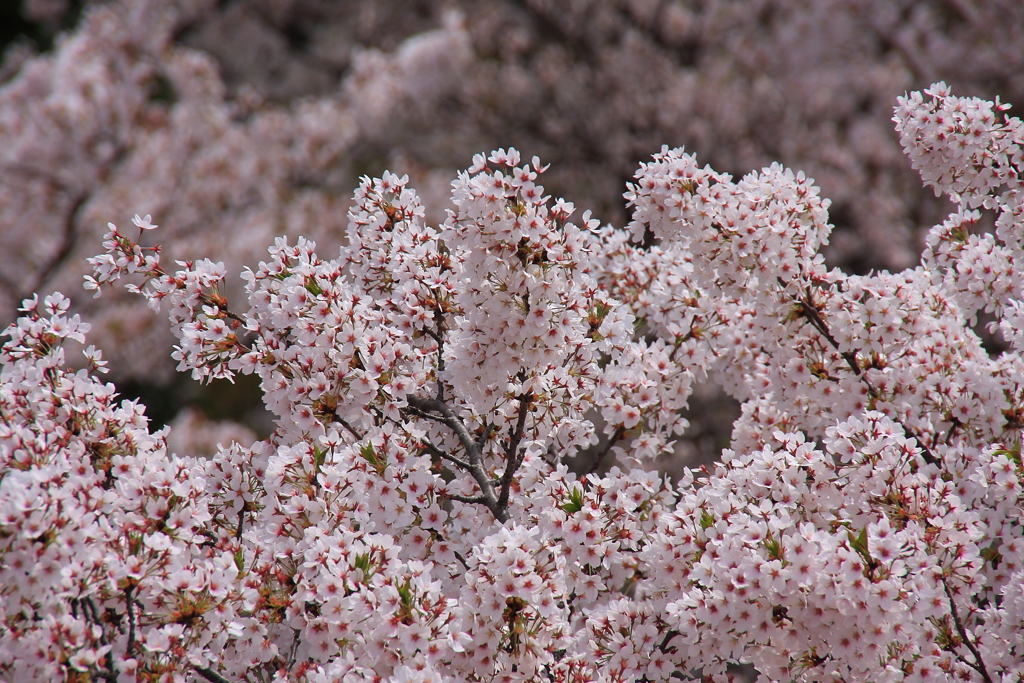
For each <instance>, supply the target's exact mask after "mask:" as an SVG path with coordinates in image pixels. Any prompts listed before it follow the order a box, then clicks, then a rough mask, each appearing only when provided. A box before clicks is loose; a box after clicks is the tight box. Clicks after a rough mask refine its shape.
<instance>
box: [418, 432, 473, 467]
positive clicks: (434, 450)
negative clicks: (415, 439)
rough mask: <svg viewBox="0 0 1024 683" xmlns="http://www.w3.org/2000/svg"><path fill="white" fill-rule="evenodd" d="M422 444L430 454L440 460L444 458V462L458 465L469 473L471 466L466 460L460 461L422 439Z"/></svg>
mask: <svg viewBox="0 0 1024 683" xmlns="http://www.w3.org/2000/svg"><path fill="white" fill-rule="evenodd" d="M420 443H421V444H423V446H424V448H426V449H427V452H428V453H432V454H433V455H436V456H437V457H439V458H443V459H444V460H447V461H448V462H450V463H453V464H455V465H458V466H459V467H461V468H462V469H464V470H466V471H469V468H470V467H471V465H470V464H469V463H468V462H466V461H465V460H460V459H459V458H456V457H455V456H454V455H450V454H448V453H447V452H445V451H443V450H441V449H440V448H438V447H437V446H435V445H434V444H432V443H431V442H429V441H427V440H426V439H420Z"/></svg>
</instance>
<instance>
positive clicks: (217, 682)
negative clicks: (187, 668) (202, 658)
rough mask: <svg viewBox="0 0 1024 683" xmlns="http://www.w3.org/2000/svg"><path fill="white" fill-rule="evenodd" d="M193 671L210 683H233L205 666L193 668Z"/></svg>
mask: <svg viewBox="0 0 1024 683" xmlns="http://www.w3.org/2000/svg"><path fill="white" fill-rule="evenodd" d="M192 670H193V671H195V672H196V673H197V674H199V675H200V676H202V677H203V678H205V679H206V680H208V681H210V683H231V681H229V680H228V679H226V678H224V677H223V676H221V675H220V674H219V673H217V672H216V671H214V670H213V669H209V668H207V667H205V666H194V667H192Z"/></svg>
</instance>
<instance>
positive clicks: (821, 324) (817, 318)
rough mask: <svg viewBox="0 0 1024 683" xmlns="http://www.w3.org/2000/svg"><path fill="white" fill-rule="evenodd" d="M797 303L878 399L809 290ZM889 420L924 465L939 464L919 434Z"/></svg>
mask: <svg viewBox="0 0 1024 683" xmlns="http://www.w3.org/2000/svg"><path fill="white" fill-rule="evenodd" d="M797 303H798V304H799V305H800V310H801V312H802V313H803V314H804V318H806V319H807V321H808V322H810V323H811V326H812V327H814V329H815V330H817V331H818V333H819V334H820V335H821V336H822V337H824V338H825V340H826V341H827V342H828V343H829V345H831V346H832V348H833V349H835V350H836V352H837V353H839V355H841V356H842V357H843V359H844V360H845V361H846V364H847V365H849V366H850V369H851V370H852V371H853V373H854V374H855V375H857V378H858V379H860V381H861V382H863V383H864V385H865V386H866V387H867V388H868V396H870V397H871V399H872V400H875V399H877V398H879V396H880V393H879V391H878V389H876V388H875V386H874V385H873V384H872V383H871V380H870V379H868V376H867V373H866V372H864V370H863V369H862V368H861V367H860V363H858V362H857V356H856V355H855V354H853V353H851V352H849V351H840V350H839V341H838V340H837V339H836V338H835V337H833V336H832V332H831V330H829V327H828V324H827V323H826V322H825V320H824V319H823V318H822V317H821V313H819V312H818V309H817V308H815V306H814V304H813V303H812V302H811V291H810V288H808V290H807V298H806V299H797ZM891 419H892V421H893V422H895V423H896V424H898V425H899V426H900V427H902V428H903V431H904V432H906V433H907V434H909V435H911V436H913V437H914V438H915V439H916V440H917V444H918V446H920V448H921V458H922V459H924V461H925V462H926V463H928V464H930V465H938V464H939V462H940V461H939V458H938V457H936V456H935V454H934V453H932V452H931V449H929V448H928V446H927V445H926V444H925V442H924V439H923V438H922V437H921V435H920V434H918V433H917V432H916V431H915V430H913V429H911V428H910V427H908V426H907V425H905V424H904V423H903V421H902V420H900V419H899V417H898V416H896V417H892V418H891Z"/></svg>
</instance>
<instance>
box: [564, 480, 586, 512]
mask: <svg viewBox="0 0 1024 683" xmlns="http://www.w3.org/2000/svg"><path fill="white" fill-rule="evenodd" d="M582 509H583V489H580V488H577V487H575V486H574V487H572V489H571V490H570V491H569V502H567V503H565V504H563V505H562V510H563V511H565V514H567V515H572V514H576V513H577V512H579V511H580V510H582Z"/></svg>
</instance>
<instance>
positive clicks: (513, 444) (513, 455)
mask: <svg viewBox="0 0 1024 683" xmlns="http://www.w3.org/2000/svg"><path fill="white" fill-rule="evenodd" d="M531 403H533V392H532V391H528V392H526V393H525V394H522V395H520V396H519V415H518V418H517V419H516V428H515V431H513V432H512V434H511V435H510V436H509V440H508V443H507V445H506V447H505V473H504V474H503V475H501V494H500V495H499V496H498V506H499V507H501V509H503V510H505V509H508V498H509V494H510V492H511V490H512V479H513V477H514V476H515V473H516V470H518V469H519V466H520V465H521V464H523V458H522V457H521V456H520V455H519V444H520V443H522V440H523V434H524V432H525V431H526V418H527V417H528V416H529V414H530V404H531Z"/></svg>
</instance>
